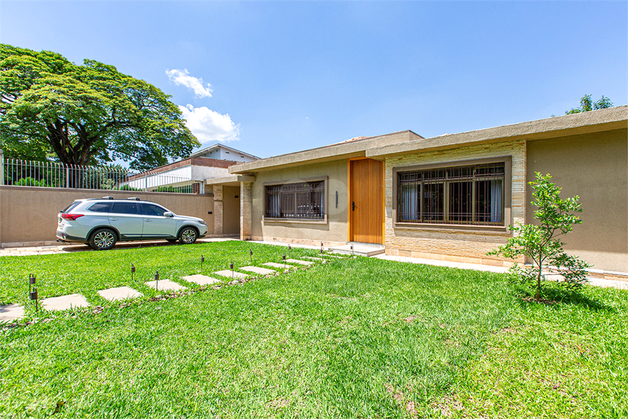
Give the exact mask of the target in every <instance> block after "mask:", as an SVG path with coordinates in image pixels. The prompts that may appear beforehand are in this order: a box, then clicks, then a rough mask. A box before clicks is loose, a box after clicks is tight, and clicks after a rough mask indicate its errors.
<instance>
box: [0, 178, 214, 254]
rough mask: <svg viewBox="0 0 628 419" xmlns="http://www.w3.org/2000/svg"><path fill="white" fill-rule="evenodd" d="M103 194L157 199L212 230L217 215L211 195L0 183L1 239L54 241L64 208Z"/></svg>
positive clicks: (16, 241)
mask: <svg viewBox="0 0 628 419" xmlns="http://www.w3.org/2000/svg"><path fill="white" fill-rule="evenodd" d="M103 196H113V197H114V198H120V199H126V198H129V197H139V198H140V199H145V200H148V201H152V202H156V203H158V204H160V205H163V206H164V207H166V208H168V209H169V210H171V211H173V212H174V213H176V214H181V215H190V216H193V217H199V218H202V219H203V220H205V222H206V223H207V227H208V234H212V233H213V231H214V216H213V215H212V214H208V212H213V209H214V198H213V197H212V196H211V195H192V194H172V193H144V192H132V191H103V190H89V189H85V190H76V189H58V188H38V187H27V186H0V231H1V232H0V240H1V241H2V243H3V244H7V243H24V242H45V241H54V240H56V237H55V232H56V230H57V214H58V213H59V211H60V210H62V209H63V208H65V207H66V206H67V205H69V204H70V203H71V202H72V201H74V200H75V199H82V198H101V197H103Z"/></svg>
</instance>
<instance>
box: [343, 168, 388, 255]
mask: <svg viewBox="0 0 628 419" xmlns="http://www.w3.org/2000/svg"><path fill="white" fill-rule="evenodd" d="M349 241H355V242H360V243H378V244H383V243H384V163H383V162H381V161H377V160H371V159H359V160H350V161H349Z"/></svg>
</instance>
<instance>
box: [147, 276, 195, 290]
mask: <svg viewBox="0 0 628 419" xmlns="http://www.w3.org/2000/svg"><path fill="white" fill-rule="evenodd" d="M145 284H146V286H147V287H150V288H152V289H155V285H157V290H158V291H181V290H186V289H187V288H186V287H184V286H183V285H179V284H177V283H176V282H173V281H171V280H169V279H160V280H159V281H148V282H146V283H145Z"/></svg>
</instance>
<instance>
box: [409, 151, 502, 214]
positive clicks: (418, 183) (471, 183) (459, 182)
mask: <svg viewBox="0 0 628 419" xmlns="http://www.w3.org/2000/svg"><path fill="white" fill-rule="evenodd" d="M397 176H398V177H397V185H398V195H397V197H398V207H397V208H398V212H397V221H398V222H405V223H433V224H471V225H489V226H492V225H496V226H502V225H504V195H505V191H504V181H505V164H504V163H490V164H480V165H475V166H461V167H447V168H439V169H429V170H417V171H407V172H398V173H397Z"/></svg>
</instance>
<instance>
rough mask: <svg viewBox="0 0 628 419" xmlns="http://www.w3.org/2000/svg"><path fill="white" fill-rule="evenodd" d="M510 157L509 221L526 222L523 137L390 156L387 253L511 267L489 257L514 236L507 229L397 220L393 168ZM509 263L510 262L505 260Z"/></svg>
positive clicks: (388, 160)
mask: <svg viewBox="0 0 628 419" xmlns="http://www.w3.org/2000/svg"><path fill="white" fill-rule="evenodd" d="M504 156H510V157H511V158H512V180H511V219H510V220H506V223H507V224H508V223H515V222H524V219H525V201H524V199H525V175H526V172H525V170H526V143H525V141H523V140H518V141H504V142H499V143H494V144H486V145H475V146H467V147H458V148H456V149H448V150H442V149H441V150H432V151H425V152H420V153H413V154H407V155H400V156H399V155H398V156H392V157H387V158H386V194H385V199H386V214H385V217H386V220H385V229H386V231H385V245H386V253H387V254H391V255H399V256H413V257H422V258H430V259H441V260H450V261H456V262H469V263H484V264H491V265H498V266H502V265H505V266H508V265H510V263H509V262H508V261H504V260H503V259H498V258H495V257H489V256H486V252H488V251H489V250H491V249H494V248H495V247H497V246H499V245H502V244H504V243H505V242H506V239H507V238H508V237H510V233H509V232H507V231H487V230H486V229H482V228H477V229H466V230H462V229H460V230H457V229H446V228H438V227H437V226H435V227H433V228H432V227H431V226H430V227H429V228H423V227H420V228H417V227H399V226H395V225H394V223H393V169H394V168H402V167H407V166H413V165H421V164H434V163H437V164H442V165H443V166H450V165H456V164H458V162H460V161H467V160H473V159H484V158H494V157H504ZM504 262H506V263H504Z"/></svg>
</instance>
